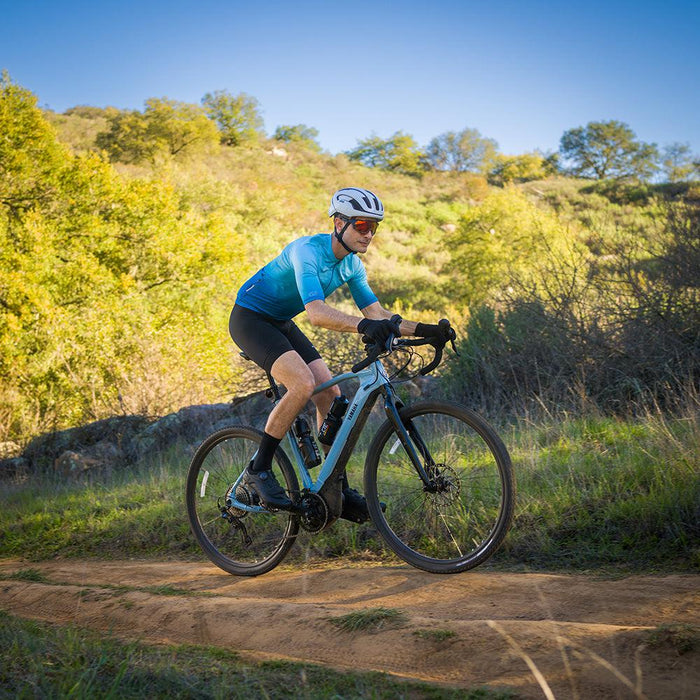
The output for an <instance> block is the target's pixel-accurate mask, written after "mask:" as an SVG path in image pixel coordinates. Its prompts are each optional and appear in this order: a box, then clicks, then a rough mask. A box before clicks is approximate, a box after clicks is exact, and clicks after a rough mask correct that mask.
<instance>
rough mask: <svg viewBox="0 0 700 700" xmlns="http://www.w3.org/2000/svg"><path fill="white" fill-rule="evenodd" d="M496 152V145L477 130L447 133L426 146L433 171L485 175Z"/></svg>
mask: <svg viewBox="0 0 700 700" xmlns="http://www.w3.org/2000/svg"><path fill="white" fill-rule="evenodd" d="M497 150H498V144H497V143H496V142H495V141H494V140H493V139H488V138H485V137H483V136H482V135H481V134H480V133H479V131H478V130H477V129H463V130H462V131H459V132H454V131H447V132H445V133H444V134H441V135H440V136H436V137H435V138H434V139H433V140H432V141H431V142H430V143H429V144H428V149H427V161H428V163H429V164H430V166H431V167H432V168H433V169H434V170H451V171H454V172H476V173H486V172H488V170H489V169H490V168H491V165H492V163H493V159H494V157H495V155H496V152H497Z"/></svg>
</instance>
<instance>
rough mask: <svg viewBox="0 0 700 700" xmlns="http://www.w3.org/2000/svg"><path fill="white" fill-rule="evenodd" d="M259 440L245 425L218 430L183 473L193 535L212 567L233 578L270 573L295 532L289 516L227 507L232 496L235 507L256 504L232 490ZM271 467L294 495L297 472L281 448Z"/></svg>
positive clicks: (244, 493)
mask: <svg viewBox="0 0 700 700" xmlns="http://www.w3.org/2000/svg"><path fill="white" fill-rule="evenodd" d="M261 438H262V433H261V432H260V431H259V430H256V429H254V428H249V427H246V426H240V427H231V428H224V429H223V430H219V431H218V432H216V433H214V434H213V435H210V436H209V437H208V438H207V439H206V440H205V441H204V442H203V443H202V444H201V445H200V447H199V449H198V450H197V452H196V453H195V455H194V457H193V458H192V463H191V464H190V469H189V472H188V474H187V487H186V500H187V515H188V517H189V520H190V527H191V528H192V532H193V533H194V536H195V537H196V538H197V541H198V542H199V544H200V546H201V547H202V549H203V550H204V553H205V554H206V555H207V556H208V557H209V558H210V559H211V560H212V561H213V562H214V564H216V565H217V566H218V567H220V568H221V569H223V570H224V571H228V572H229V573H230V574H235V575H237V576H258V575H260V574H264V573H267V572H268V571H270V570H271V569H273V568H274V567H275V566H277V564H279V563H280V562H281V561H282V559H283V558H284V556H285V555H286V554H287V552H288V551H289V548H290V547H291V546H292V545H293V544H294V540H295V538H296V536H297V533H298V532H299V520H298V518H297V517H296V516H294V515H292V514H290V513H288V512H279V513H271V512H269V511H266V510H263V509H261V508H258V509H255V510H254V511H250V510H244V509H242V508H235V507H227V503H226V501H227V499H231V498H232V497H233V499H235V500H234V501H233V502H234V503H235V502H236V501H238V502H245V501H248V503H247V505H250V504H253V505H254V503H255V495H254V494H253V495H251V494H250V492H248V491H247V490H246V489H241V488H238V489H234V486H235V484H236V482H237V481H238V478H239V477H240V475H241V473H242V472H243V471H244V470H245V469H246V467H247V466H248V464H249V462H250V460H251V459H252V458H253V456H254V455H255V453H256V452H257V450H258V447H259V445H260V440H261ZM272 467H273V472H274V473H275V474H276V476H277V479H278V481H279V482H280V484H281V485H282V487H283V488H285V489H286V491H287V492H288V493H289V494H296V493H298V490H299V485H298V481H297V478H296V474H295V472H294V469H293V468H292V465H291V464H290V462H289V459H288V458H287V455H285V453H284V452H283V451H282V449H281V448H280V447H278V448H277V451H276V452H275V458H274V463H273V465H272ZM280 477H281V478H280ZM293 497H294V496H293V495H292V498H293ZM230 502H231V501H229V503H230Z"/></svg>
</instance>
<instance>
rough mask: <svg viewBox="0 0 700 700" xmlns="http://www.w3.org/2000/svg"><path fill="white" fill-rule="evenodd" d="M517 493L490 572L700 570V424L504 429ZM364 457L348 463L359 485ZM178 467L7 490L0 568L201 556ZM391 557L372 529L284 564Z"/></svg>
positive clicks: (593, 422)
mask: <svg viewBox="0 0 700 700" xmlns="http://www.w3.org/2000/svg"><path fill="white" fill-rule="evenodd" d="M501 433H502V436H503V438H504V441H505V443H506V445H507V447H508V449H509V450H510V452H511V456H512V458H513V463H514V467H515V472H516V478H517V482H518V502H517V507H516V517H515V520H514V524H513V527H512V529H511V531H510V533H509V535H508V537H507V539H506V542H505V545H504V546H503V548H502V549H501V551H500V552H499V553H498V554H497V555H496V556H495V557H494V558H493V560H492V563H495V564H498V565H504V566H516V567H528V568H536V569H572V568H576V569H587V568H593V567H596V568H598V567H611V568H615V567H618V568H622V569H626V570H648V569H650V568H651V569H657V570H675V571H695V570H698V569H700V525H699V524H700V465H699V457H698V455H700V425H699V424H698V416H697V415H696V414H695V415H688V416H687V417H685V418H668V417H664V416H663V415H661V414H647V415H646V416H645V417H642V418H637V419H634V420H632V419H626V420H624V419H618V418H607V417H588V418H576V419H568V420H567V419H562V420H555V419H554V418H551V417H550V418H549V419H547V420H546V421H540V422H537V423H530V422H527V421H520V422H518V423H515V424H511V425H510V426H505V427H502V428H501ZM363 459H364V454H358V455H357V456H356V457H354V458H353V460H352V461H351V464H350V468H349V472H350V480H351V484H352V485H353V486H356V487H358V488H359V487H361V484H362V481H361V472H362V465H363ZM187 462H188V458H187V455H186V454H184V453H181V452H178V451H177V450H176V449H174V450H173V451H172V452H171V453H170V454H168V455H165V456H163V457H160V458H157V459H155V460H153V461H152V462H151V463H147V464H142V465H140V466H139V467H137V468H133V469H130V470H125V471H123V472H121V473H112V474H111V475H102V476H94V477H87V478H86V479H85V480H83V481H73V482H68V481H64V480H61V479H59V478H58V477H42V478H39V477H31V478H29V479H28V480H26V481H25V482H23V483H17V484H6V485H5V488H4V489H3V495H2V497H1V498H2V508H0V532H1V533H2V537H0V556H20V557H25V558H27V559H43V558H47V557H52V556H55V555H61V556H83V557H85V556H87V557H91V556H94V557H104V558H120V557H133V556H144V557H146V556H153V557H167V558H190V559H191V558H201V557H202V556H203V555H202V554H201V552H200V550H199V548H198V546H197V545H196V543H195V541H194V538H193V537H192V535H191V534H190V531H189V526H188V523H187V516H186V512H185V506H184V483H185V475H186V470H187ZM333 557H355V558H361V559H371V560H385V559H386V560H388V559H391V558H393V557H392V555H390V554H389V553H388V552H387V551H386V550H385V548H384V547H383V545H382V543H381V540H380V539H379V536H378V534H377V532H376V531H375V529H374V528H373V526H372V525H371V523H368V524H365V525H362V526H357V525H354V524H352V523H348V522H345V521H338V522H337V523H336V524H335V525H333V526H332V527H331V528H330V529H329V530H327V531H325V532H322V533H320V534H318V535H309V534H307V533H302V534H300V536H299V539H298V540H297V543H296V544H295V546H294V547H293V549H292V550H291V552H290V555H289V557H288V561H289V562H290V563H296V564H298V563H299V562H303V561H317V560H323V559H327V558H333Z"/></svg>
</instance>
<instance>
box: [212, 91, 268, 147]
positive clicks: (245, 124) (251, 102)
mask: <svg viewBox="0 0 700 700" xmlns="http://www.w3.org/2000/svg"><path fill="white" fill-rule="evenodd" d="M202 104H203V105H204V109H205V110H206V113H207V114H208V116H209V118H210V119H212V120H213V121H214V122H215V123H216V125H217V126H218V127H219V131H220V132H221V142H222V143H224V144H225V145H227V146H240V145H241V144H242V143H245V142H247V141H250V142H254V141H257V140H259V139H260V138H261V137H263V136H264V134H265V132H264V129H263V124H264V122H263V118H262V117H261V116H260V107H259V104H258V101H257V100H256V99H255V98H254V97H251V96H250V95H246V94H245V93H244V92H241V93H240V94H238V95H232V94H231V93H230V92H228V91H227V90H216V91H215V92H208V93H207V94H206V95H204V97H203V98H202Z"/></svg>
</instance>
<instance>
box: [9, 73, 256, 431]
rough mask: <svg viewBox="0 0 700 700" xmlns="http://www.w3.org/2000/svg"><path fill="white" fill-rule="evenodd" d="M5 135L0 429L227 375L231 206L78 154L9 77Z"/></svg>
mask: <svg viewBox="0 0 700 700" xmlns="http://www.w3.org/2000/svg"><path fill="white" fill-rule="evenodd" d="M205 119H206V117H205ZM207 121H208V120H207ZM212 126H213V125H212ZM214 128H215V127H214ZM0 134H2V138H0V440H2V439H8V438H10V439H12V438H20V439H21V438H22V437H26V436H27V435H28V434H31V433H35V432H37V431H39V430H46V429H50V428H55V427H64V426H67V425H75V424H76V423H79V422H82V421H85V420H90V419H94V418H99V417H104V416H105V415H109V414H110V413H112V412H114V411H115V410H120V406H119V403H118V398H117V397H118V395H119V394H121V396H122V398H123V401H124V403H123V406H122V407H121V408H123V409H124V410H128V411H130V412H134V413H136V412H142V413H147V414H153V413H162V412H165V411H168V410H175V409H176V408H177V407H179V406H181V405H183V403H184V402H186V401H188V399H189V400H190V402H193V401H191V399H193V398H195V396H197V391H198V390H197V389H196V387H197V386H199V387H200V389H201V387H203V386H205V385H207V384H210V385H211V384H213V383H214V382H215V381H216V380H221V381H225V377H226V376H227V375H228V376H229V379H230V378H231V369H230V367H229V357H228V342H227V340H226V338H225V334H222V333H221V332H220V328H221V327H225V316H226V313H227V311H228V307H229V300H228V298H223V297H226V295H222V294H221V292H220V290H221V289H224V288H226V289H228V288H229V286H230V285H231V283H232V281H231V274H232V271H233V274H234V277H235V276H236V275H238V276H239V278H240V276H241V275H242V274H244V270H245V266H244V264H243V263H244V261H243V244H244V241H243V239H242V236H241V235H239V234H237V233H235V232H233V231H231V229H230V227H229V226H228V225H226V222H225V220H224V219H223V216H224V214H223V213H222V212H221V211H220V210H216V211H205V209H204V208H202V209H201V210H196V209H194V208H193V207H192V205H191V203H189V202H188V201H187V198H186V197H185V196H183V195H181V194H180V193H178V192H177V191H176V190H175V189H174V187H173V186H172V185H171V184H169V183H168V182H162V181H157V180H155V181H151V180H139V179H135V178H130V179H125V178H123V177H122V176H120V175H119V173H118V172H117V171H116V170H115V169H114V168H113V167H112V166H111V165H110V163H109V162H107V161H106V160H105V159H103V158H102V156H101V155H99V154H96V153H85V154H82V155H79V156H74V155H73V154H72V153H71V152H70V151H69V150H68V149H67V148H66V147H65V146H63V145H62V144H60V143H59V142H58V140H57V136H56V133H55V132H54V130H53V129H52V128H51V126H50V125H49V124H48V123H47V121H46V120H45V118H44V115H43V114H42V112H41V110H39V109H38V107H37V105H36V98H35V97H34V96H33V95H32V94H31V93H30V92H29V91H28V90H25V89H23V88H21V87H18V86H16V85H13V84H12V83H11V82H10V81H9V78H7V76H4V77H3V79H2V82H1V83H0ZM217 141H218V134H217ZM234 284H235V283H234ZM193 392H194V393H193ZM199 398H200V400H201V395H200V397H199Z"/></svg>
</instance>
